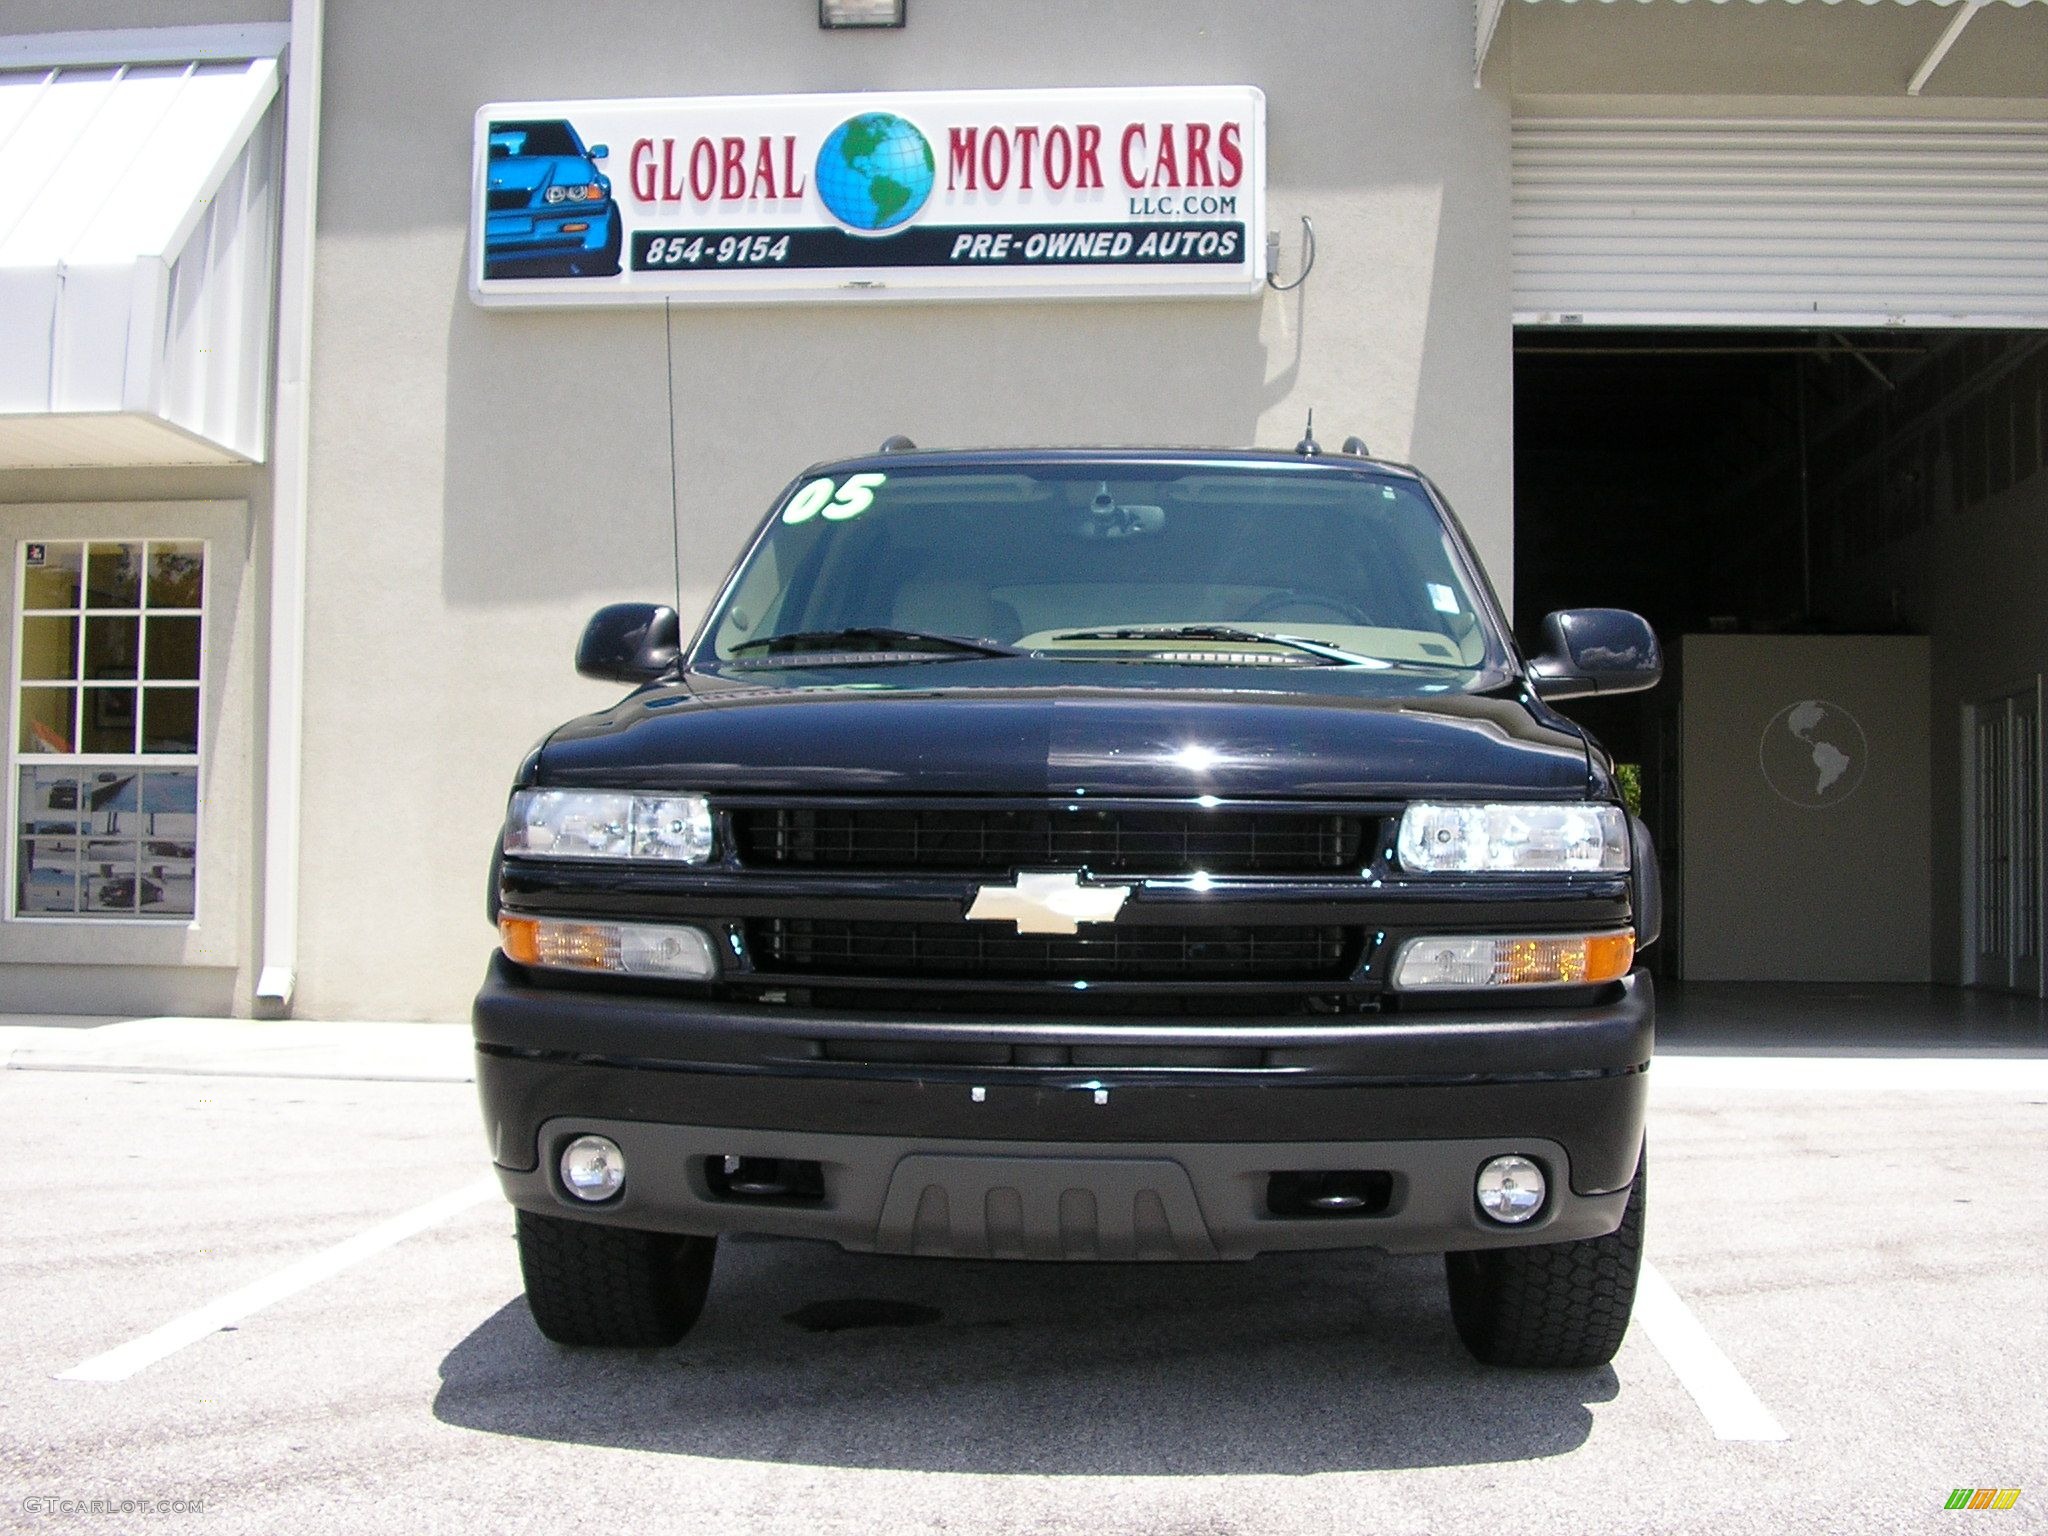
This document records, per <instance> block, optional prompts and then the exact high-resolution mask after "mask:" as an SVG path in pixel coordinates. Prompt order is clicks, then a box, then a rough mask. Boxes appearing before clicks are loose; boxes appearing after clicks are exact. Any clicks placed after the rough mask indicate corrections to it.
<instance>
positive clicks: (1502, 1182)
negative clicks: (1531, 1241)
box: [1477, 1155, 1544, 1227]
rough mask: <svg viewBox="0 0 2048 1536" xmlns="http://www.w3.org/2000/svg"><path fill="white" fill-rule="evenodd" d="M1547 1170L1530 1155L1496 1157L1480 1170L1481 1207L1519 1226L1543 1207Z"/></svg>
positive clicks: (1509, 1223) (1497, 1219)
mask: <svg viewBox="0 0 2048 1536" xmlns="http://www.w3.org/2000/svg"><path fill="white" fill-rule="evenodd" d="M1543 1191H1544V1184H1543V1170H1542V1169H1541V1168H1538V1167H1537V1166H1536V1165H1535V1164H1534V1163H1532V1162H1530V1161H1529V1159H1528V1158H1526V1157H1516V1156H1512V1155H1511V1156H1508V1157H1496V1158H1491V1159H1489V1160H1488V1161H1487V1164H1486V1166H1485V1167H1483V1168H1481V1169H1480V1170H1479V1184H1478V1188H1477V1193H1478V1196H1479V1209H1480V1210H1482V1211H1484V1212H1485V1213H1486V1214H1487V1215H1488V1216H1489V1217H1491V1218H1492V1219H1493V1220H1495V1221H1497V1222H1499V1223H1500V1224H1501V1225H1502V1226H1507V1227H1518V1226H1520V1225H1521V1224H1522V1223H1523V1222H1525V1221H1527V1220H1528V1219H1529V1218H1530V1217H1532V1216H1534V1215H1535V1214H1536V1213H1537V1212H1538V1211H1540V1210H1542V1209H1543Z"/></svg>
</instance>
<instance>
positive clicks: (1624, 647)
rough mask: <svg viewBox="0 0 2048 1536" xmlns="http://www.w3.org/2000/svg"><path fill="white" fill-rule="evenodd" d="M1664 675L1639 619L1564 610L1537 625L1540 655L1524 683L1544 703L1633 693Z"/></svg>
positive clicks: (1621, 612) (1606, 611)
mask: <svg viewBox="0 0 2048 1536" xmlns="http://www.w3.org/2000/svg"><path fill="white" fill-rule="evenodd" d="M1663 675H1664V652H1663V651H1662V649H1661V648H1659V646H1658V644H1657V635H1656V632H1655V631H1654V630H1652V629H1651V628H1650V626H1649V625H1648V624H1647V623H1645V622H1644V621H1643V619H1642V617H1641V616H1640V615H1639V614H1633V613H1630V612H1628V610H1626V609H1624V608H1567V609H1564V610H1563V611H1562V612H1559V613H1553V614H1552V615H1550V617H1549V618H1547V619H1545V620H1544V621H1543V651H1542V654H1541V655H1538V656H1535V657H1532V658H1531V659H1530V662H1529V681H1530V683H1531V685H1532V686H1533V687H1534V688H1535V689H1536V693H1537V696H1538V697H1540V698H1545V699H1581V698H1586V697H1588V696H1590V695H1593V694H1602V695H1605V694H1610V693H1639V692H1641V691H1642V690H1643V689H1645V688H1654V687H1656V686H1657V681H1658V679H1659V678H1661V677H1663Z"/></svg>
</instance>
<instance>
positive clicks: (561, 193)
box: [541, 187, 569, 203]
mask: <svg viewBox="0 0 2048 1536" xmlns="http://www.w3.org/2000/svg"><path fill="white" fill-rule="evenodd" d="M541 195H542V196H543V197H545V198H546V199H547V200H548V201H549V202H551V203H559V202H560V201H562V199H563V198H565V197H567V196H568V195H569V189H568V188H567V187H549V188H548V189H547V191H546V192H544V193H542V194H541Z"/></svg>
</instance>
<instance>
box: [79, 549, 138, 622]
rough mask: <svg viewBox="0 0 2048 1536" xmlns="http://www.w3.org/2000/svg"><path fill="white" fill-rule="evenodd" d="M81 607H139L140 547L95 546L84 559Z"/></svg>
mask: <svg viewBox="0 0 2048 1536" xmlns="http://www.w3.org/2000/svg"><path fill="white" fill-rule="evenodd" d="M85 606H86V607H88V608H140V607H141V606H142V546H141V545H140V544H95V545H93V546H92V547H91V550H90V552H89V553H88V554H87V555H86V559H85Z"/></svg>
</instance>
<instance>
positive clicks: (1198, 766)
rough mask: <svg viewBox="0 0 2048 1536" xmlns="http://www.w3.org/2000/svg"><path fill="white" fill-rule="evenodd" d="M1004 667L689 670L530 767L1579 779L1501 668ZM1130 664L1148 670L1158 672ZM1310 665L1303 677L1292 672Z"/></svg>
mask: <svg viewBox="0 0 2048 1536" xmlns="http://www.w3.org/2000/svg"><path fill="white" fill-rule="evenodd" d="M1014 665H1016V664H1014V663H1002V662H997V663H990V664H981V663H975V662H947V663H940V664H936V665H932V664H926V665H919V666H911V667H902V668H897V667H891V668H867V667H864V668H858V669H845V670H844V671H843V672H839V673H835V674H834V675H833V677H832V679H831V680H830V681H824V680H822V678H821V674H820V672H818V671H811V672H808V673H806V674H804V678H805V681H804V682H803V683H801V684H796V685H794V686H792V685H791V684H792V683H794V681H795V680H794V679H790V678H788V675H787V674H783V675H782V676H781V679H779V680H778V682H777V683H776V684H774V685H769V686H763V685H762V684H761V682H760V681H758V680H752V679H749V680H746V681H740V680H737V679H728V678H722V677H709V676H705V675H702V674H697V675H693V676H692V677H691V678H690V679H688V680H687V681H686V682H684V683H675V684H669V685H665V686H659V687H654V688H649V689H644V690H642V691H640V692H638V693H636V694H634V695H632V696H631V697H629V698H627V699H625V700H623V701H621V702H620V703H619V704H618V705H617V706H615V707H614V708H612V709H610V710H606V711H603V712H601V713H599V714H594V715H586V716H585V717H583V718H582V719H580V720H576V721H572V722H571V723H570V724H568V725H566V726H564V727H563V728H562V729H561V730H560V731H558V732H556V733H555V735H554V736H553V737H552V738H551V739H550V740H549V741H548V742H547V744H546V745H545V746H544V747H543V749H542V751H541V753H540V757H539V762H538V765H537V767H538V772H537V778H538V780H539V781H540V782H543V783H547V784H553V785H562V786H579V785H580V786H591V787H597V786H612V787H626V786H636V787H648V788H674V789H698V790H707V791H724V792H727V793H734V792H738V793H759V794H790V793H817V794H898V795H901V794H955V795H1012V796H1041V795H1048V796H1066V795H1072V794H1076V793H1081V792H1085V793H1088V794H1113V795H1130V796H1169V797H1178V796H1188V795H1203V794H1213V795H1216V796H1219V797H1221V798H1224V799H1322V798H1362V799H1397V798H1409V797H1414V796H1423V795H1440V796H1444V797H1448V798H1471V797H1489V798H1490V797H1507V798H1517V797H1522V796H1527V797H1532V798H1533V797H1538V796H1553V797H1554V796H1564V797H1567V798H1573V799H1576V798H1578V797H1580V796H1583V795H1584V794H1586V793H1587V790H1588V783H1589V771H1590V770H1589V764H1588V760H1587V753H1586V743H1585V740H1584V738H1583V737H1582V736H1580V735H1579V734H1578V733H1577V732H1576V731H1574V730H1573V729H1571V728H1570V727H1569V725H1568V724H1567V723H1566V722H1565V721H1563V720H1561V719H1560V718H1559V717H1557V716H1555V715H1553V714H1550V713H1549V712H1548V711H1547V710H1543V708H1542V706H1541V705H1537V706H1535V708H1534V709H1532V708H1531V706H1530V705H1529V704H1527V703H1525V702H1523V697H1522V696H1521V695H1520V693H1519V690H1517V689H1515V688H1514V686H1513V684H1512V683H1511V682H1509V681H1508V680H1505V679H1495V680H1494V682H1495V684H1496V686H1495V687H1494V688H1493V689H1492V690H1490V691H1474V692H1463V691H1458V688H1454V687H1451V686H1449V685H1446V684H1445V683H1443V682H1438V681H1425V682H1422V683H1418V682H1417V681H1416V680H1415V678H1414V677H1409V678H1407V679H1405V680H1404V679H1398V678H1394V677H1390V676H1380V677H1376V678H1374V679H1373V680H1372V682H1371V691H1370V692H1366V691H1364V690H1363V689H1361V688H1357V687H1347V688H1345V689H1343V690H1333V689H1332V688H1330V687H1329V686H1328V683H1327V681H1326V680H1327V679H1328V678H1329V675H1330V673H1331V672H1334V671H1337V670H1339V669H1327V670H1326V669H1322V668H1302V669H1298V670H1297V669H1289V671H1290V674H1291V675H1290V677H1289V679H1288V681H1289V683H1291V684H1294V685H1295V686H1291V687H1288V688H1285V689H1280V688H1275V687H1274V686H1273V684H1274V683H1275V682H1278V681H1279V680H1278V679H1268V678H1261V679H1260V680H1259V682H1260V685H1261V686H1258V687H1251V688H1234V687H1233V688H1229V689H1224V688H1198V687H1189V686H1187V683H1188V681H1189V680H1190V679H1189V678H1188V677H1187V676H1186V674H1187V673H1188V671H1189V670H1190V669H1185V668H1182V669H1177V675H1173V676H1172V677H1171V679H1170V681H1169V682H1168V683H1167V684H1166V685H1165V686H1121V687H1103V686H1086V687H1077V686H1073V685H1072V683H1071V681H1070V680H1071V679H1072V677H1073V672H1074V669H1073V668H1071V667H1067V668H1062V669H1061V675H1062V678H1063V681H1064V682H1065V685H1064V686H1050V685H1048V686H1037V685H1035V679H1034V685H1029V686H1010V687H1004V686H999V685H996V684H995V683H994V678H995V677H996V676H997V675H999V674H998V673H997V672H996V671H995V669H996V668H999V667H1004V666H1014ZM1145 670H1146V674H1147V679H1148V680H1150V679H1155V678H1160V677H1161V674H1162V673H1175V671H1176V669H1151V668H1147V669H1145ZM1032 671H1033V672H1034V673H1036V672H1037V671H1038V669H1036V668H1033V669H1032ZM1203 671H1204V672H1205V673H1206V674H1207V676H1214V675H1215V672H1214V671H1213V670H1211V669H1203ZM970 672H971V673H972V674H974V675H975V677H976V680H977V683H978V684H979V685H969V686H947V687H938V686H934V685H935V684H937V683H938V682H940V681H941V680H942V678H943V679H944V680H946V681H948V682H951V681H952V680H954V679H956V678H957V679H958V680H959V681H960V682H961V683H967V682H968V678H967V677H966V676H965V675H963V674H968V673H970ZM934 674H940V676H935V675H934ZM1041 675H1042V674H1041ZM1310 679H1313V680H1314V683H1315V684H1317V685H1321V686H1318V687H1316V688H1315V691H1306V690H1304V689H1303V688H1302V687H1301V686H1300V685H1301V684H1304V683H1307V682H1309V680H1310ZM982 680H986V681H982ZM1206 680H1207V677H1205V678H1204V681H1206ZM1130 681H1132V682H1134V683H1135V682H1137V681H1138V678H1136V677H1135V676H1134V677H1131V678H1130ZM1480 681H1481V684H1482V686H1483V683H1484V681H1485V680H1483V679H1482V680H1480ZM1462 686H1464V685H1463V683H1462V682H1461V684H1460V685H1459V687H1462ZM1431 688H1434V689H1439V690H1443V691H1436V692H1432V691H1425V690H1426V689H1431Z"/></svg>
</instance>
